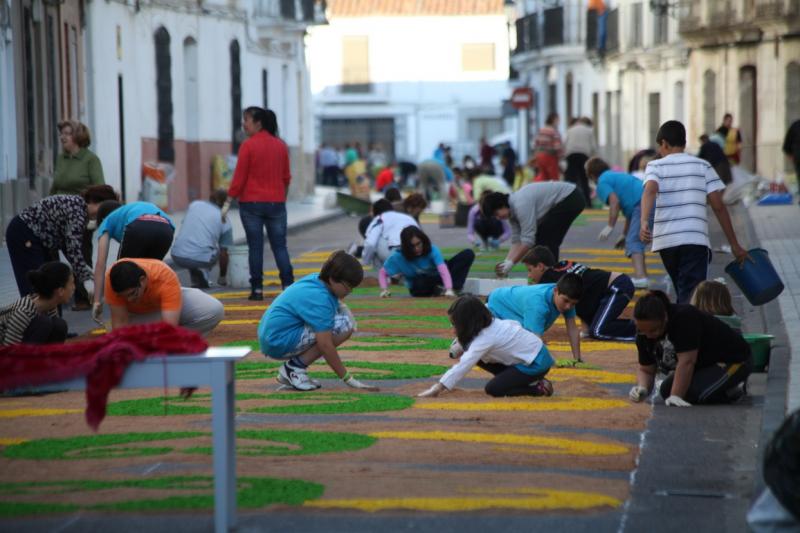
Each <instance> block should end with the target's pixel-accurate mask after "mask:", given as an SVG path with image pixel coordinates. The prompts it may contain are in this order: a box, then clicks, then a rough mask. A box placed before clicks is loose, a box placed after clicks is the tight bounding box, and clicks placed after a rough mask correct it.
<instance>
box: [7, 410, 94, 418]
mask: <svg viewBox="0 0 800 533" xmlns="http://www.w3.org/2000/svg"><path fill="white" fill-rule="evenodd" d="M82 412H83V409H47V408H43V409H33V408H29V409H0V418H19V417H23V416H54V415H67V414H72V413H82Z"/></svg>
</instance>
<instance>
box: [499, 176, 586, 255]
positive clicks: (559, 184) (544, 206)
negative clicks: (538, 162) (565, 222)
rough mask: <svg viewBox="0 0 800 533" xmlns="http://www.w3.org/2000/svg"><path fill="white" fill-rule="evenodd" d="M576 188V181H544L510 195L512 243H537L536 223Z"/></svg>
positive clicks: (529, 244) (532, 244)
mask: <svg viewBox="0 0 800 533" xmlns="http://www.w3.org/2000/svg"><path fill="white" fill-rule="evenodd" d="M574 190H575V184H574V183H565V182H563V181H543V182H537V183H530V184H528V185H525V186H524V187H522V188H521V189H520V190H518V191H517V192H515V193H512V194H511V195H510V196H509V197H508V205H509V207H511V214H510V215H509V218H508V222H509V223H510V224H511V243H512V244H516V243H518V242H522V243H523V244H527V245H528V246H534V245H535V244H536V224H537V223H538V222H539V220H541V219H542V217H543V216H545V215H546V214H547V212H548V211H550V209H552V208H553V206H554V205H556V204H557V203H558V202H560V201H561V200H563V199H564V198H566V197H567V196H569V195H570V194H571V193H572V191H574Z"/></svg>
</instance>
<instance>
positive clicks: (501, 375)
mask: <svg viewBox="0 0 800 533" xmlns="http://www.w3.org/2000/svg"><path fill="white" fill-rule="evenodd" d="M478 366H479V367H481V368H482V369H484V370H486V371H487V372H490V373H492V374H493V375H494V377H493V378H492V379H490V380H489V383H487V384H486V387H484V390H485V391H486V394H488V395H489V396H494V397H495V398H498V397H500V396H537V395H538V394H537V391H536V390H535V389H533V388H531V387H530V384H531V383H533V382H534V381H537V380H539V379H542V378H543V377H544V376H545V374H547V372H544V373H543V374H538V375H535V376H532V375H531V374H526V373H525V372H521V371H520V370H518V369H517V368H515V367H513V366H506V365H504V364H502V363H485V362H483V361H478Z"/></svg>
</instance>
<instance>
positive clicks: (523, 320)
mask: <svg viewBox="0 0 800 533" xmlns="http://www.w3.org/2000/svg"><path fill="white" fill-rule="evenodd" d="M582 294H583V281H582V280H581V277H580V276H578V275H577V274H566V275H564V276H563V277H562V278H561V279H560V280H558V283H540V284H538V285H523V286H519V285H517V286H514V287H501V288H499V289H495V290H493V291H492V292H491V293H489V302H488V304H489V310H490V311H491V312H492V315H494V316H495V317H497V318H501V319H503V320H516V321H517V322H519V323H520V324H522V327H523V328H525V329H526V330H528V331H530V332H532V333H535V334H536V335H538V336H539V337H541V336H542V335H544V332H545V331H547V330H548V329H549V328H550V326H552V325H553V322H555V320H556V318H558V316H559V315H563V316H564V323H565V324H566V326H567V335H568V336H569V344H570V347H571V348H572V358H573V359H574V360H575V361H578V362H580V361H581V330H580V328H579V327H578V325H577V324H576V322H575V314H576V312H575V306H576V305H577V304H578V302H579V301H580V299H581V296H582Z"/></svg>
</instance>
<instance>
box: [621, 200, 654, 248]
mask: <svg viewBox="0 0 800 533" xmlns="http://www.w3.org/2000/svg"><path fill="white" fill-rule="evenodd" d="M655 214H656V210H655V206H653V211H652V212H651V213H650V229H653V219H654V218H655ZM641 219H642V206H641V204H639V205H637V206H636V207H634V208H633V213H631V218H630V219H629V224H628V233H627V235H625V255H626V256H627V257H630V256H632V255H633V254H643V253H644V251H645V248H647V245H646V244H645V243H643V242H642V240H641V239H640V238H639V230H640V229H641V227H642V224H641Z"/></svg>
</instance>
